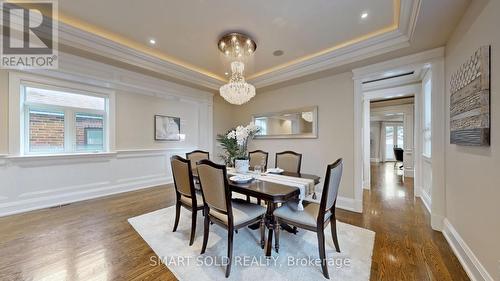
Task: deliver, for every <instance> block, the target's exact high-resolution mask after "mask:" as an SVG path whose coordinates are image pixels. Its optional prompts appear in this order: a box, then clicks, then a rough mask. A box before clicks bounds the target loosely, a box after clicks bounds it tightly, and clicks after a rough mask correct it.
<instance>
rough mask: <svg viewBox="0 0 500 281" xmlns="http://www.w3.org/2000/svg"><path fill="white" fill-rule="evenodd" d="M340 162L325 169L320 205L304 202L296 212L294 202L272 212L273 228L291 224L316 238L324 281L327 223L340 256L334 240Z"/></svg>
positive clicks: (276, 229) (277, 234) (337, 247)
mask: <svg viewBox="0 0 500 281" xmlns="http://www.w3.org/2000/svg"><path fill="white" fill-rule="evenodd" d="M342 169H343V160H342V158H340V159H338V160H337V161H335V163H333V164H330V165H328V167H327V169H326V176H325V184H324V186H323V192H322V195H321V201H320V203H319V204H317V203H313V202H304V203H303V204H304V210H303V211H298V210H297V202H296V201H295V202H288V203H286V204H284V205H283V206H281V207H279V208H278V209H276V210H275V211H274V213H273V214H274V217H275V220H276V224H277V225H279V224H280V223H286V224H290V225H293V226H296V227H299V228H303V229H306V230H310V231H314V232H316V234H317V237H318V248H319V256H320V258H321V261H322V263H321V267H322V270H323V275H324V276H325V278H327V279H329V275H328V268H327V266H326V264H327V261H326V255H325V233H324V229H325V227H327V226H328V223H330V228H331V232H332V238H333V244H334V245H335V249H336V250H337V252H339V253H340V247H339V241H338V238H337V220H336V218H335V205H336V202H337V193H338V190H339V185H340V179H341V178H342ZM275 236H276V241H275V250H276V252H278V251H279V227H277V228H275Z"/></svg>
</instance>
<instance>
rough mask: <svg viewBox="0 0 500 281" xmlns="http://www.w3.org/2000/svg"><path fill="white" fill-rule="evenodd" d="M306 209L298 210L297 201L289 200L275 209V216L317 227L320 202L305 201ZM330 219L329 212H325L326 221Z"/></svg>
mask: <svg viewBox="0 0 500 281" xmlns="http://www.w3.org/2000/svg"><path fill="white" fill-rule="evenodd" d="M303 205H304V210H303V211H299V210H297V206H298V205H297V202H293V201H292V202H287V203H286V204H284V205H283V206H281V207H280V208H278V209H276V210H275V211H274V216H275V217H277V218H281V219H284V220H287V221H291V222H294V223H296V224H301V225H307V226H310V227H316V225H317V219H318V215H319V210H320V207H319V204H317V203H314V202H304V203H303ZM329 219H330V215H329V214H325V222H326V221H327V220H329Z"/></svg>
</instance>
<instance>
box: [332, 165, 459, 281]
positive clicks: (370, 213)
mask: <svg viewBox="0 0 500 281" xmlns="http://www.w3.org/2000/svg"><path fill="white" fill-rule="evenodd" d="M371 187H372V189H371V190H365V191H364V198H363V200H364V201H363V206H364V207H363V214H355V213H351V212H347V211H343V210H337V212H338V213H337V214H338V215H337V218H338V219H339V220H340V221H343V222H347V223H350V224H354V225H358V226H360V227H364V228H368V229H371V230H373V231H375V232H376V236H375V248H374V252H373V261H372V272H371V280H419V281H423V280H440V281H442V280H453V281H458V280H469V278H468V277H467V274H466V273H465V271H464V270H463V269H462V266H461V265H460V262H459V261H458V259H457V258H456V257H455V255H454V254H453V252H452V250H451V248H450V247H449V245H448V243H447V242H446V240H445V238H444V236H443V235H442V234H441V233H440V232H437V231H434V230H432V229H431V226H430V215H429V213H428V211H427V210H426V209H425V206H424V204H423V203H422V201H421V199H420V198H414V195H413V179H412V178H406V179H405V180H404V181H403V177H402V171H401V170H397V169H395V168H394V163H392V162H389V163H380V164H372V166H371Z"/></svg>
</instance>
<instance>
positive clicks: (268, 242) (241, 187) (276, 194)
mask: <svg viewBox="0 0 500 281" xmlns="http://www.w3.org/2000/svg"><path fill="white" fill-rule="evenodd" d="M281 175H284V176H288V177H294V178H302V179H310V180H313V181H314V184H315V185H316V184H318V183H319V182H320V177H319V176H317V175H312V174H304V173H293V172H283V173H281ZM193 177H195V178H197V177H198V175H197V174H196V172H195V171H193ZM264 177H266V174H265V173H264V174H262V175H259V176H257V177H256V179H254V180H252V181H251V182H248V183H236V182H233V181H231V180H229V179H228V183H229V187H230V189H231V191H232V192H236V193H239V194H243V195H248V196H250V197H254V198H257V199H260V200H262V201H264V202H266V206H267V209H266V214H265V226H266V228H267V230H268V234H267V239H265V242H264V244H263V245H261V247H262V248H263V249H264V250H265V255H266V256H267V257H270V256H271V252H272V244H273V233H274V230H275V228H277V227H280V225H277V224H276V219H275V218H274V215H273V212H274V210H275V209H276V206H277V205H278V204H280V203H286V202H288V201H290V200H295V199H297V198H298V197H299V195H300V190H299V188H297V187H293V186H289V185H285V184H280V183H276V182H269V181H265V179H264ZM259 178H262V179H259ZM282 227H283V228H284V229H285V230H287V231H290V232H295V230H293V229H292V228H290V227H289V226H287V225H283V226H282ZM275 250H276V251H278V250H279V244H278V243H276V245H275Z"/></svg>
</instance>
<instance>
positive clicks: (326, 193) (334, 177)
mask: <svg viewBox="0 0 500 281" xmlns="http://www.w3.org/2000/svg"><path fill="white" fill-rule="evenodd" d="M343 167H344V163H343V159H342V158H339V159H338V160H337V161H335V163H333V164H330V165H328V166H327V168H326V176H325V184H324V186H323V193H322V195H321V202H320V212H319V216H321V215H323V217H324V214H325V213H327V212H328V211H330V212H331V213H334V212H335V202H336V201H337V194H338V192H339V186H340V179H341V178H342V170H343ZM318 219H319V218H318Z"/></svg>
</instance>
